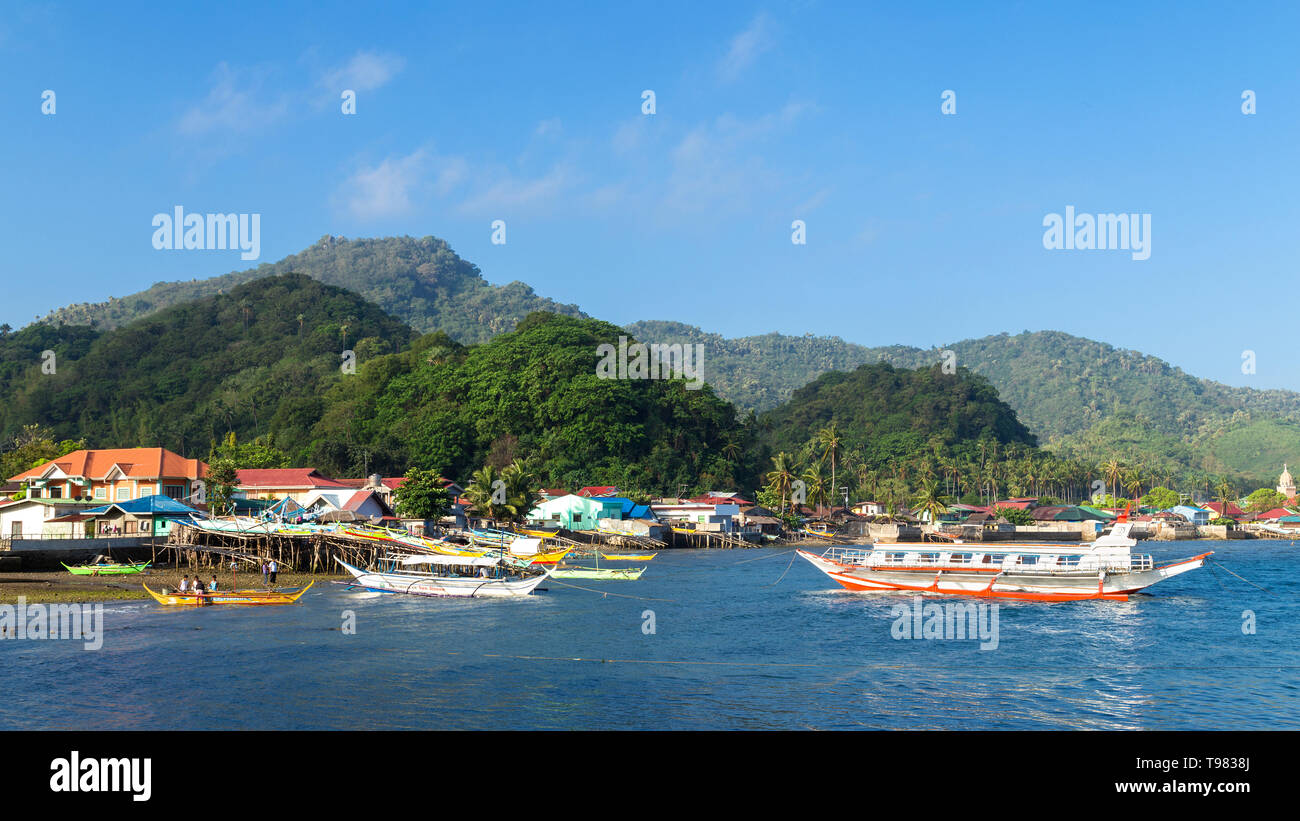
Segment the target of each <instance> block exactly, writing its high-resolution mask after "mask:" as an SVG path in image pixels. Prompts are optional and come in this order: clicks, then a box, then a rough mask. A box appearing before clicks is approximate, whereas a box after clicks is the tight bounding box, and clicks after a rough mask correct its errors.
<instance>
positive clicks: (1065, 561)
mask: <svg viewBox="0 0 1300 821" xmlns="http://www.w3.org/2000/svg"><path fill="white" fill-rule="evenodd" d="M1081 558H1083V557H1082V556H1061V557H1060V558H1058V559H1057V560H1056V563H1057V564H1059V565H1062V566H1063V567H1078V566H1079V559H1081Z"/></svg>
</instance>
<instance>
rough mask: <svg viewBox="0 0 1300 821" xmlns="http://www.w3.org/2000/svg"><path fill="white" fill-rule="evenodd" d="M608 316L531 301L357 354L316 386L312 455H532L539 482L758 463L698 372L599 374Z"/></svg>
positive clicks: (475, 462)
mask: <svg viewBox="0 0 1300 821" xmlns="http://www.w3.org/2000/svg"><path fill="white" fill-rule="evenodd" d="M621 333H623V331H622V330H621V329H620V328H618V327H616V326H614V325H610V324H609V323H606V322H600V321H598V320H594V319H578V318H574V317H566V316H560V315H556V314H542V313H538V314H534V315H532V316H530V317H528V318H527V319H526V320H525V321H524V322H523V323H521V324H520V325H519V327H518V329H516V330H515V331H513V332H511V333H507V334H502V335H500V336H497V337H496V338H494V339H492V340H491V341H489V342H486V343H483V344H481V345H476V346H472V347H463V346H461V345H459V344H457V343H455V342H454V341H452V340H450V339H449V338H447V337H446V336H445V335H443V334H429V335H426V336H424V337H422V338H420V339H419V340H418V341H417V342H416V343H415V344H414V345H413V346H411V348H410V349H409V350H406V351H403V352H401V353H398V354H395V355H391V356H385V357H379V358H376V359H374V360H372V361H370V362H368V363H366V364H364V365H363V366H362V368H361V370H360V371H359V372H358V374H357V378H355V379H349V380H343V381H341V382H339V383H338V384H336V385H335V386H334V387H333V388H332V389H331V390H330V392H329V393H328V394H327V395H326V397H325V401H326V406H327V411H326V413H325V414H324V415H323V417H322V418H321V420H320V422H319V423H318V424H317V425H316V426H315V427H314V428H313V430H312V432H311V439H312V441H313V442H314V443H315V451H314V452H313V454H312V460H311V463H312V464H314V465H317V466H320V467H322V468H324V469H334V470H338V471H340V472H345V473H346V472H352V473H355V472H358V471H359V470H360V467H361V466H360V464H359V459H360V458H361V455H362V454H364V455H365V456H366V458H367V459H369V464H370V465H371V466H376V465H377V466H380V467H381V468H383V469H387V470H395V471H400V470H404V469H405V468H406V466H408V465H412V466H415V467H421V468H431V469H437V470H441V471H444V472H445V473H446V474H447V475H451V476H466V475H467V474H468V472H469V471H472V470H473V469H475V468H477V467H479V466H482V465H483V464H485V463H489V462H490V463H493V464H495V465H497V466H501V465H504V464H507V463H508V462H510V461H512V460H514V459H516V458H518V459H521V460H526V461H530V462H531V463H532V466H533V468H534V469H535V470H536V471H537V472H538V475H539V476H540V477H541V478H542V480H543V481H544V482H546V483H548V484H558V485H561V486H568V487H580V486H582V485H585V484H612V485H617V486H618V487H619V488H620V489H622V490H624V491H627V492H637V491H641V492H655V493H666V492H675V491H676V490H677V489H678V488H679V487H680V486H683V485H684V486H685V487H686V488H688V489H701V488H708V487H714V486H717V487H732V486H738V485H748V484H750V483H751V482H752V481H753V479H752V477H753V475H754V474H755V473H756V471H757V462H756V457H755V456H754V454H753V452H752V448H751V447H750V445H751V442H750V439H749V433H748V432H747V430H746V429H745V428H744V427H742V425H741V424H740V423H739V422H738V421H737V418H736V413H735V409H734V408H733V406H732V405H731V404H730V403H727V402H724V401H722V400H720V399H718V398H717V397H715V396H714V395H713V392H712V391H711V390H710V389H709V388H708V387H707V386H705V387H704V388H703V389H700V390H687V389H686V388H685V387H684V384H685V383H684V382H682V381H680V380H678V381H665V380H609V379H600V378H598V377H597V372H596V364H597V361H598V359H599V357H598V356H597V346H598V345H600V344H601V343H611V344H617V341H618V337H619V335H620V334H621Z"/></svg>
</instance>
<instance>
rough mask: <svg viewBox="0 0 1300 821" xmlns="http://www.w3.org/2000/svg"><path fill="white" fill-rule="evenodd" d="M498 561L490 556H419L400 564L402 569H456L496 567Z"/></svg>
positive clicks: (403, 557)
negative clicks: (420, 566) (434, 566)
mask: <svg viewBox="0 0 1300 821" xmlns="http://www.w3.org/2000/svg"><path fill="white" fill-rule="evenodd" d="M394 558H396V557H394ZM500 561H501V560H500V559H498V558H495V557H492V556H442V555H428V556H425V555H419V556H402V557H401V564H402V566H403V567H411V566H415V565H422V564H437V565H455V566H457V567H467V566H468V567H496V566H497V563H498V562H500Z"/></svg>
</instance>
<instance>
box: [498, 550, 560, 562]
mask: <svg viewBox="0 0 1300 821" xmlns="http://www.w3.org/2000/svg"><path fill="white" fill-rule="evenodd" d="M571 549H572V548H568V547H565V548H562V549H560V550H551V551H547V552H545V553H533V554H532V555H531V556H530V555H528V554H526V553H515V552H513V551H511V554H510V555H512V556H518V557H519V558H521V559H532V563H533V564H559V563H560V562H561V561H563V559H564V557H565V556H567V555H569V551H570V550H571Z"/></svg>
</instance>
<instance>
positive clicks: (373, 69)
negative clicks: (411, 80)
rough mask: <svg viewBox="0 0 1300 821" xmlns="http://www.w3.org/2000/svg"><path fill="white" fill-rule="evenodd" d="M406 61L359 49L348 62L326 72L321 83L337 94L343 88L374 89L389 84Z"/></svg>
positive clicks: (355, 89) (393, 56) (356, 89)
mask: <svg viewBox="0 0 1300 821" xmlns="http://www.w3.org/2000/svg"><path fill="white" fill-rule="evenodd" d="M405 65H406V61H405V60H403V59H402V58H401V57H398V56H395V55H391V54H377V53H375V52H371V51H359V52H357V53H356V54H355V55H353V56H352V59H351V60H349V61H348V62H347V63H346V64H344V65H342V66H339V67H337V68H334V69H331V70H329V71H327V72H325V74H324V75H322V76H321V79H320V85H321V86H323V87H324V88H326V89H328V90H329V91H331V92H333V93H335V94H337V93H339V92H341V91H342V90H343V89H351V90H353V91H373V90H375V89H377V88H380V87H381V86H384V85H387V83H388V81H389V80H391V79H393V77H395V76H396V75H397V74H398V72H400V71H401V70H402V68H403V67H405Z"/></svg>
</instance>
